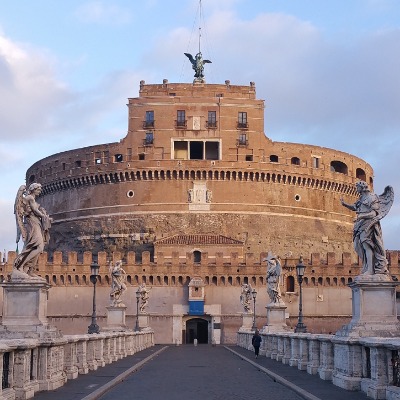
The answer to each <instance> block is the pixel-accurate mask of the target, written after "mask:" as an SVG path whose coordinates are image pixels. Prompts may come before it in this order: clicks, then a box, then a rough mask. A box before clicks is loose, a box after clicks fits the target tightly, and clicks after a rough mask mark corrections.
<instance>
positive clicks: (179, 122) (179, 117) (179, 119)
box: [176, 110, 186, 128]
mask: <svg viewBox="0 0 400 400" xmlns="http://www.w3.org/2000/svg"><path fill="white" fill-rule="evenodd" d="M176 126H177V127H179V128H185V127H186V114H185V110H178V111H177V114H176Z"/></svg>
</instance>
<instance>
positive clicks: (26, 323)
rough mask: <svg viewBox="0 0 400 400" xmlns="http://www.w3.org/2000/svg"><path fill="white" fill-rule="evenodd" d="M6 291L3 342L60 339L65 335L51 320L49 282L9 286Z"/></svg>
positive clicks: (1, 332) (7, 284)
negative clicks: (48, 304) (51, 323)
mask: <svg viewBox="0 0 400 400" xmlns="http://www.w3.org/2000/svg"><path fill="white" fill-rule="evenodd" d="M1 286H2V287H3V319H2V323H1V325H0V338H3V339H6V338H12V339H28V338H56V337H59V336H61V333H60V332H59V331H58V330H57V329H56V328H55V327H53V326H51V325H49V323H48V320H47V300H48V291H49V289H50V287H51V286H50V285H49V284H48V283H46V282H45V281H39V280H35V281H29V280H24V281H20V282H6V283H2V284H1Z"/></svg>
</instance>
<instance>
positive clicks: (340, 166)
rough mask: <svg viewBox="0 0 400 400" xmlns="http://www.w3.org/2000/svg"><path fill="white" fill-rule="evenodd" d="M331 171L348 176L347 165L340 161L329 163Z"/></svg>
mask: <svg viewBox="0 0 400 400" xmlns="http://www.w3.org/2000/svg"><path fill="white" fill-rule="evenodd" d="M331 171H332V172H339V173H340V174H345V175H347V174H348V168H347V165H346V164H345V163H343V162H341V161H331Z"/></svg>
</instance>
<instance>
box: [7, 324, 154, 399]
mask: <svg viewBox="0 0 400 400" xmlns="http://www.w3.org/2000/svg"><path fill="white" fill-rule="evenodd" d="M153 345H154V337H153V332H132V331H131V332H129V331H126V332H118V333H101V334H94V335H71V336H63V337H61V338H58V339H51V340H50V339H45V340H40V339H29V340H26V339H19V340H0V377H1V379H2V385H0V399H4V400H5V399H8V400H14V399H16V400H18V399H29V398H32V397H34V395H35V393H37V392H41V391H49V390H55V389H57V388H59V387H61V386H63V385H64V384H65V383H66V382H67V381H68V380H70V379H76V378H77V377H78V376H79V375H80V374H87V373H88V372H89V371H92V370H97V369H98V368H101V367H103V366H105V365H106V364H110V363H112V362H114V361H117V360H120V359H122V358H124V357H126V356H129V355H132V354H135V353H136V352H138V351H141V350H144V349H146V348H148V347H151V346H153ZM4 368H6V369H4Z"/></svg>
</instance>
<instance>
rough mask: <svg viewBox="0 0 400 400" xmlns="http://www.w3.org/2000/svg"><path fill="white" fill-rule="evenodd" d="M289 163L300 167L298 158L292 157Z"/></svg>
mask: <svg viewBox="0 0 400 400" xmlns="http://www.w3.org/2000/svg"><path fill="white" fill-rule="evenodd" d="M290 162H291V164H292V165H300V158H298V157H292V158H291V160H290Z"/></svg>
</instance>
